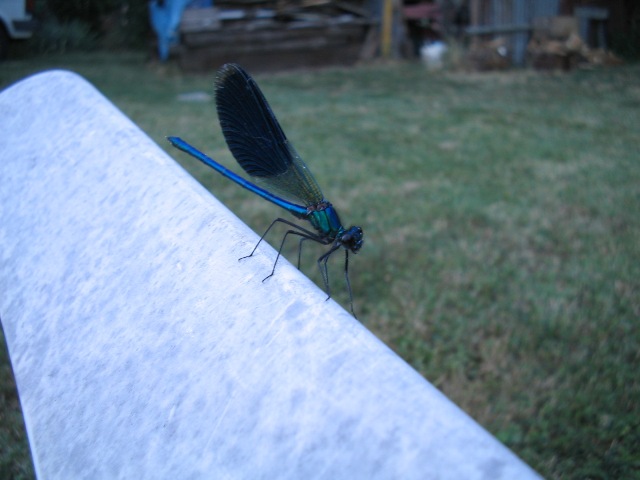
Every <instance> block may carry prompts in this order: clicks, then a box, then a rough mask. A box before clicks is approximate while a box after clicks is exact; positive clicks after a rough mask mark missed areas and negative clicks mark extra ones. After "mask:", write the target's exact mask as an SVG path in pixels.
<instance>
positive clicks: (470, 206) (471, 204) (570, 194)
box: [0, 54, 640, 479]
mask: <svg viewBox="0 0 640 480" xmlns="http://www.w3.org/2000/svg"><path fill="white" fill-rule="evenodd" d="M52 67H64V68H68V69H71V70H74V71H76V72H78V73H80V74H81V75H83V76H85V77H86V78H87V79H88V80H89V81H91V82H92V83H94V85H96V86H97V87H98V88H99V89H100V90H101V91H102V92H103V93H104V94H105V95H106V96H107V97H109V98H110V99H111V100H112V101H113V102H114V103H115V104H116V105H117V106H118V107H119V108H120V109H122V110H123V111H124V112H125V113H126V114H127V115H129V116H130V117H131V118H132V119H133V120H134V121H135V122H136V123H137V124H138V125H140V127H141V128H142V129H143V130H144V131H146V132H147V133H148V134H149V136H151V137H152V138H153V139H154V140H155V141H157V142H158V143H159V144H160V145H163V146H164V147H165V148H166V150H167V151H168V152H169V153H170V154H171V155H172V156H173V157H174V158H176V159H177V160H178V161H179V162H180V163H181V164H182V165H183V166H184V167H185V168H186V169H187V170H189V171H190V172H192V174H193V175H194V176H196V177H197V178H198V179H199V180H200V181H202V182H203V183H204V184H205V185H206V186H207V187H208V188H209V189H210V190H211V191H212V192H213V193H214V194H215V195H216V196H217V197H218V198H220V199H221V200H222V201H223V202H224V203H225V204H227V205H228V206H229V207H230V208H231V209H232V210H233V211H234V212H236V213H237V214H238V215H239V216H240V217H241V218H242V219H243V220H245V221H246V222H247V223H248V224H249V225H250V226H251V227H252V228H253V229H254V230H255V231H256V232H258V233H262V232H263V231H264V229H265V228H266V226H268V225H269V223H270V222H271V220H272V219H273V218H275V217H276V216H279V215H281V214H282V212H281V211H279V210H278V209H277V208H276V207H274V206H273V205H271V204H268V203H267V202H264V201H262V200H261V199H259V198H257V197H255V196H253V195H251V194H249V193H248V192H247V191H245V190H243V189H241V188H238V187H237V186H236V185H234V184H232V183H231V182H229V181H228V180H225V179H224V178H222V177H220V176H219V175H218V174H216V173H215V172H213V171H211V170H208V169H207V168H206V167H204V166H202V165H200V164H198V163H197V162H196V161H195V160H191V159H190V158H188V157H187V156H186V155H183V154H180V153H178V152H177V151H175V150H174V149H171V147H170V146H168V144H167V143H166V141H165V140H164V137H165V136H167V135H178V136H182V137H183V138H185V139H188V140H189V141H190V142H191V143H193V144H194V145H198V146H199V147H201V148H202V149H203V150H205V151H206V152H208V153H210V154H211V155H212V156H214V158H217V159H219V160H220V161H221V162H222V163H225V164H226V165H227V166H229V167H230V168H233V169H235V170H236V171H239V168H238V167H237V165H236V164H235V162H234V160H233V159H232V157H231V155H230V154H229V153H228V151H227V150H226V147H225V144H224V140H223V139H222V137H221V134H220V130H219V127H218V125H217V120H216V115H215V109H214V106H213V103H212V102H210V101H208V102H207V101H205V102H185V101H180V100H179V98H178V97H179V95H181V94H185V93H193V92H209V93H210V92H211V90H212V75H206V76H204V75H203V76H195V75H184V74H182V73H181V72H180V71H179V70H178V69H177V67H175V65H167V66H163V65H158V64H154V63H145V62H144V59H143V57H141V56H139V55H137V54H127V55H118V56H116V55H91V56H88V55H86V56H66V57H58V58H50V59H39V60H31V61H14V62H9V63H5V64H3V65H2V68H1V69H0V87H2V88H3V87H4V86H6V85H8V84H9V83H11V82H13V81H15V80H18V79H20V78H22V77H24V76H25V75H27V74H30V73H32V72H36V71H40V70H43V69H46V68H52ZM256 78H257V79H258V81H259V83H260V85H261V87H262V88H263V91H264V92H265V95H266V96H267V98H268V99H269V101H270V103H271V105H272V107H273V108H274V110H275V112H276V114H277V116H278V118H279V119H280V122H281V123H282V125H283V128H284V130H285V131H286V133H287V135H288V137H289V138H290V140H291V141H292V142H293V143H294V144H295V145H296V147H297V150H298V151H299V152H300V154H301V155H302V156H303V158H305V159H306V161H307V164H308V165H309V166H310V167H311V168H312V170H313V172H314V174H315V176H316V178H317V180H318V181H319V183H320V185H322V186H323V189H324V193H325V195H326V196H327V198H328V199H329V200H331V201H332V202H333V203H334V204H335V205H336V206H337V208H338V210H339V211H340V212H341V216H342V220H343V221H344V222H345V223H346V224H347V225H352V224H356V225H361V226H362V227H363V229H364V231H365V239H366V243H365V246H364V247H363V249H362V251H361V253H360V254H358V256H356V257H353V261H352V262H351V265H350V271H351V283H352V287H353V291H354V302H355V308H356V311H357V313H358V318H359V320H360V321H362V323H363V324H364V325H366V326H367V327H368V328H369V329H371V330H372V331H373V332H374V333H375V334H376V335H377V336H378V337H379V338H381V339H382V340H383V341H384V342H386V343H387V344H388V345H389V346H390V347H391V348H393V349H394V350H395V351H396V352H397V353H398V354H399V355H400V356H401V357H402V358H404V359H405V360H406V361H407V362H409V363H410V364H411V365H413V366H414V367H415V368H416V369H417V370H418V371H419V372H420V373H421V374H422V375H424V376H425V377H426V378H427V379H428V380H429V381H431V382H432V383H433V384H435V385H436V386H437V387H438V388H439V389H441V390H442V391H443V392H444V393H445V394H446V395H447V396H449V398H451V399H452V400H453V401H454V402H456V403H457V404H458V405H460V406H461V407H462V408H463V409H464V410H465V411H467V412H468V413H469V414H470V415H471V416H473V417H474V418H475V419H476V420H477V421H478V422H480V423H481V424H482V425H484V426H485V427H486V428H487V429H488V430H489V431H490V432H492V433H493V434H494V435H495V436H497V437H498V438H499V439H500V440H501V441H502V442H504V443H505V444H506V445H507V446H508V447H509V448H511V449H512V450H513V451H514V452H516V453H517V454H518V455H519V456H520V457H522V458H523V459H524V460H525V461H526V462H527V463H529V464H530V465H531V466H532V467H533V468H535V469H536V470H537V471H539V472H540V473H541V474H542V475H543V476H545V477H546V478H550V479H607V478H640V375H638V365H639V364H640V133H639V132H640V129H639V126H640V83H638V78H640V66H638V65H627V66H622V67H617V68H609V69H594V70H578V71H574V72H571V73H568V74H538V73H534V72H530V71H515V72H507V73H487V74H470V73H456V72H450V73H432V72H428V71H426V70H425V69H424V68H423V67H422V66H421V65H420V64H404V63H402V64H386V65H370V66H361V67H357V68H351V69H328V70H322V71H314V72H309V71H307V72H291V73H282V74H277V75H256ZM69 134H70V135H72V134H73V132H69ZM271 242H272V244H275V243H276V242H277V239H274V238H272V239H271ZM294 243H295V242H294ZM318 254H319V251H318V250H314V249H313V248H307V251H306V252H305V255H304V256H303V271H305V273H307V274H309V275H310V276H311V277H312V278H313V279H314V280H315V281H316V282H321V279H320V276H319V275H318V274H317V272H316V271H315V270H316V269H315V265H314V262H315V257H317V256H318ZM287 256H288V257H289V258H290V259H293V260H295V251H294V249H292V250H290V251H289V252H288V253H287ZM331 267H332V273H333V278H332V283H333V290H334V291H335V293H336V298H337V300H338V301H340V302H341V303H342V304H343V305H345V307H346V308H348V299H347V296H346V294H345V293H344V292H343V293H340V292H342V291H343V290H344V285H343V284H340V278H341V275H340V274H339V273H340V268H341V264H340V261H335V262H331ZM1 314H2V312H0V315H1ZM0 343H3V344H4V342H3V341H2V342H0ZM2 348H4V347H2ZM0 354H1V355H2V358H1V359H0V382H1V383H0V392H1V395H0V451H1V452H2V453H1V454H0V477H2V478H11V477H15V478H32V476H33V473H32V472H33V470H32V468H31V466H30V459H29V454H28V447H27V445H26V441H25V440H24V438H25V434H24V427H23V425H22V420H21V416H20V413H19V406H18V403H17V400H16V393H15V387H14V385H13V384H12V380H11V374H10V366H9V363H8V356H7V353H6V351H3V352H1V353H0Z"/></svg>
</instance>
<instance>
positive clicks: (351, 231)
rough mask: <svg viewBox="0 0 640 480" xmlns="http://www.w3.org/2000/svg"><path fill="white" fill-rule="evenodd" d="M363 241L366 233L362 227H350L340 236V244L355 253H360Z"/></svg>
mask: <svg viewBox="0 0 640 480" xmlns="http://www.w3.org/2000/svg"><path fill="white" fill-rule="evenodd" d="M363 243H364V233H363V232H362V228H360V227H349V228H348V229H347V230H345V231H344V233H343V234H342V236H341V237H340V244H341V245H342V246H343V247H344V248H346V249H347V250H351V251H352V252H353V253H358V250H360V248H361V247H362V244H363Z"/></svg>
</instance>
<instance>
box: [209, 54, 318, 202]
mask: <svg viewBox="0 0 640 480" xmlns="http://www.w3.org/2000/svg"><path fill="white" fill-rule="evenodd" d="M216 106H217V110H218V118H219V120H220V126H221V128H222V133H223V134H224V138H225V140H226V141H227V145H228V146H229V150H231V153H232V154H233V156H234V157H235V158H236V160H237V161H238V163H239V164H240V166H241V167H242V168H243V169H244V171H245V172H247V173H248V174H249V175H251V176H252V177H255V178H257V179H258V180H259V181H261V182H262V183H265V184H267V185H268V186H269V188H270V189H273V190H275V191H276V192H277V193H278V194H280V195H282V196H284V197H286V198H289V199H292V200H297V201H299V202H300V203H302V204H303V205H305V206H310V205H315V204H317V203H320V202H321V201H323V200H324V197H323V195H322V192H321V191H320V187H319V186H318V183H317V182H316V180H315V179H314V178H313V175H312V174H311V172H310V171H309V169H308V168H307V166H306V165H305V164H304V162H303V161H302V159H301V158H300V155H298V153H297V152H296V151H295V149H294V148H293V145H291V143H289V141H288V140H287V137H286V136H285V134H284V132H283V131H282V128H281V127H280V124H279V123H278V120H277V119H276V117H275V115H274V114H273V112H272V111H271V107H269V104H268V103H267V100H266V99H265V98H264V95H263V94H262V92H261V91H260V88H259V87H258V85H257V84H256V82H255V81H254V80H253V78H251V76H250V75H249V74H248V73H247V72H245V71H244V70H243V69H242V68H241V67H239V66H238V65H235V64H227V65H224V66H223V67H222V68H221V69H220V71H219V72H218V76H217V78H216Z"/></svg>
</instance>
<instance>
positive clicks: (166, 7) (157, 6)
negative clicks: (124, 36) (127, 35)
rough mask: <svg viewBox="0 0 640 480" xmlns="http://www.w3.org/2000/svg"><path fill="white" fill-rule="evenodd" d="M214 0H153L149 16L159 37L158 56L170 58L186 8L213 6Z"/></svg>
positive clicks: (161, 58) (150, 3)
mask: <svg viewBox="0 0 640 480" xmlns="http://www.w3.org/2000/svg"><path fill="white" fill-rule="evenodd" d="M212 6H213V1H212V0H151V1H150V2H149V16H150V18H151V26H152V27H153V29H154V31H155V32H156V35H157V37H158V56H159V57H160V60H162V61H165V60H167V59H168V58H169V47H170V46H171V45H175V44H177V43H178V25H180V19H181V18H182V12H183V11H184V9H185V8H207V7H212Z"/></svg>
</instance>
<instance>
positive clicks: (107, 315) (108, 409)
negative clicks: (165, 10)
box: [0, 71, 539, 480]
mask: <svg viewBox="0 0 640 480" xmlns="http://www.w3.org/2000/svg"><path fill="white" fill-rule="evenodd" d="M0 129H1V130H2V132H3V146H2V149H1V150H0V245H1V248H0V318H1V320H2V326H3V328H4V332H5V335H6V338H7V343H8V346H9V352H10V357H11V362H12V364H13V368H14V372H15V375H16V380H17V384H18V390H19V394H20V400H21V404H22V407H23V411H24V416H25V422H26V427H27V433H28V436H29V442H30V446H31V451H32V456H33V460H34V463H35V469H36V472H37V475H38V478H40V479H70V478H73V479H85V478H86V479H101V478H106V479H114V478H134V479H146V478H149V479H162V478H167V479H182V478H185V479H186V478H189V479H227V478H229V479H230V478H233V479H236V478H246V479H252V480H255V479H368V480H369V479H464V480H471V479H490V480H496V479H509V480H512V479H521V480H523V479H532V478H539V477H538V476H537V474H536V473H535V472H534V471H532V470H531V469H530V468H529V467H528V466H527V465H525V464H524V463H523V462H522V461H521V460H519V459H518V458H517V457H516V456H515V455H514V454H513V453H512V452H511V451H509V450H508V449H507V448H506V447H504V446H503V445H502V444H501V443H500V442H498V441H497V440H496V439H495V438H494V437H492V436H491V435H490V434H488V433H487V432H486V431H485V430H484V429H483V428H481V427H480V426H479V425H478V424H476V423H475V422H474V421H473V420H472V419H471V418H469V417H468V416H467V415H466V414H465V413H463V412H462V411H461V410H460V409H459V408H458V407H456V406H455V405H454V404H453V403H451V402H450V401H449V400H448V399H447V398H446V397H444V396H443V395H442V394H441V393H440V392H439V391H438V390H437V389H435V388H434V387H433V386H432V385H430V384H429V383H428V382H427V381H426V380H424V379H423V378H422V377H421V376H420V375H419V374H418V373H417V372H416V371H414V370H413V369H412V368H411V367H410V366H408V365H407V364H406V363H405V362H404V361H402V360H401V359H400V358H399V357H397V356H396V355H395V354H394V353H393V352H392V351H391V350H390V349H389V348H387V347H386V346H385V345H384V344H382V343H381V342H380V341H379V340H378V339H376V338H375V337H374V336H373V335H372V334H371V333H370V332H369V331H367V330H366V329H365V328H364V327H363V326H362V325H361V324H360V323H358V321H356V320H355V319H354V318H353V317H352V316H351V315H350V314H349V313H347V312H346V311H345V310H344V309H342V308H341V307H340V306H339V305H337V304H336V303H334V302H333V301H329V302H325V294H324V292H322V291H321V290H320V289H318V288H317V287H316V286H315V285H313V284H312V283H311V282H310V281H309V280H308V279H306V278H305V277H304V276H303V275H302V274H301V273H299V272H298V271H297V270H296V269H295V268H293V267H292V266H291V265H289V264H288V263H287V262H283V263H282V264H279V266H278V270H277V272H276V275H275V276H274V277H272V278H271V279H269V280H268V281H267V282H265V283H262V279H263V277H264V276H265V272H270V269H271V266H272V264H273V260H274V258H275V252H274V251H273V250H272V249H270V248H268V247H266V245H265V246H264V247H261V250H260V252H259V254H258V255H255V256H254V257H253V258H252V259H250V260H249V261H242V262H238V258H239V257H241V256H243V255H246V254H247V252H248V251H251V248H253V246H254V245H255V243H256V241H257V239H258V237H257V236H256V235H255V234H254V233H253V232H251V231H250V230H249V229H248V228H247V227H246V226H245V225H244V224H242V223H241V222H240V221H239V220H238V219H237V218H236V217H235V216H234V215H233V214H232V213H231V212H229V210H227V209H226V208H225V207H224V206H223V205H222V204H220V203H219V202H218V201H217V200H216V199H215V198H214V197H212V196H211V195H210V194H209V193H208V192H207V191H206V190H205V189H204V188H203V187H201V186H200V185H199V184H198V183H197V182H196V181H195V180H194V179H193V178H192V177H191V176H189V175H188V174H187V173H186V172H185V171H184V170H183V169H182V168H181V167H180V166H178V164H177V163H176V162H175V161H174V160H172V159H171V158H170V157H169V156H168V155H167V154H166V153H165V152H164V151H163V150H162V149H160V148H159V147H158V146H157V145H156V144H155V143H154V142H153V141H152V140H150V139H149V138H148V137H147V136H146V135H145V134H144V133H143V132H142V131H141V130H140V129H139V128H137V127H136V126H135V125H134V124H133V123H132V122H131V121H130V120H128V119H127V118H126V117H125V116H124V115H123V114H122V113H121V112H120V111H119V110H118V109H116V108H115V107H114V106H113V105H112V104H111V103H110V102H109V101H108V100H107V99H105V98H104V97H103V96H102V95H101V94H100V93H99V92H98V91H96V90H95V88H94V87H92V86H91V85H90V84H88V83H87V82H86V81H85V80H83V79H82V78H80V77H78V76H77V75H75V74H72V73H69V72H63V71H51V72H47V73H44V74H40V75H37V76H34V77H31V78H28V79H26V80H24V81H22V82H20V83H18V84H16V85H14V86H12V87H11V88H9V89H7V90H5V91H3V92H1V93H0ZM173 133H176V132H167V134H173Z"/></svg>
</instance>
